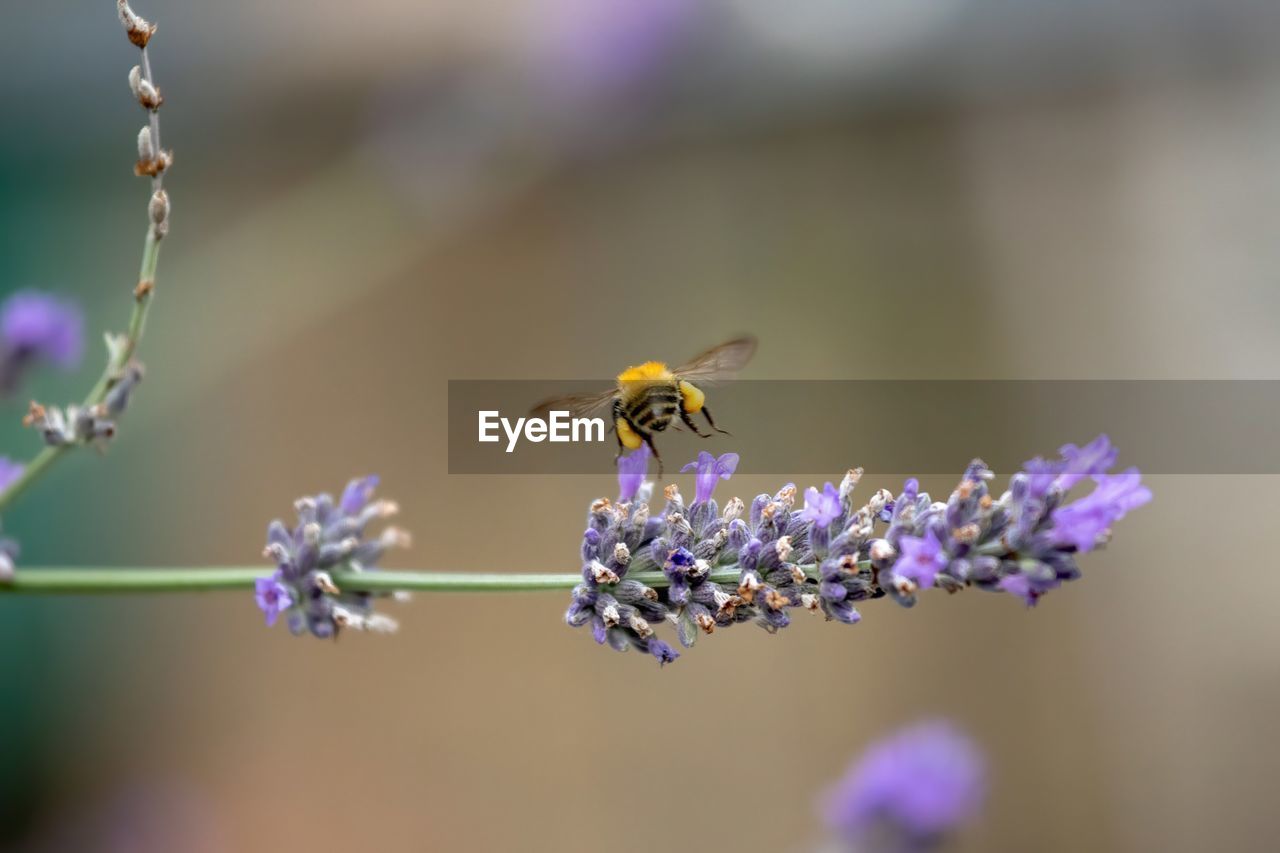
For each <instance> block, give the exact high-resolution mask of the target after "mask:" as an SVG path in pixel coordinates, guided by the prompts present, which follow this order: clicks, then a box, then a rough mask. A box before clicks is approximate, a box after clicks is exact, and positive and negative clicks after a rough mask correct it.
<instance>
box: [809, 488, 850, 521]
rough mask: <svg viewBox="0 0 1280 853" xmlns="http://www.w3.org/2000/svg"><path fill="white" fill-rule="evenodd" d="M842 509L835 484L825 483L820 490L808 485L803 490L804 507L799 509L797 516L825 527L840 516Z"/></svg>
mask: <svg viewBox="0 0 1280 853" xmlns="http://www.w3.org/2000/svg"><path fill="white" fill-rule="evenodd" d="M842 509H843V508H842V507H841V506H840V492H839V491H838V490H837V489H836V487H835V486H833V485H831V484H830V483H827V484H826V485H824V486H823V487H822V491H821V492H819V491H818V490H817V489H815V488H814V487H813V486H810V487H809V488H807V489H805V490H804V509H802V510H800V515H799V518H800V520H801V521H809V522H812V523H814V524H816V525H817V526H818V527H826V526H827V525H829V524H831V522H833V521H835V520H836V519H837V518H839V517H840V513H841V511H842Z"/></svg>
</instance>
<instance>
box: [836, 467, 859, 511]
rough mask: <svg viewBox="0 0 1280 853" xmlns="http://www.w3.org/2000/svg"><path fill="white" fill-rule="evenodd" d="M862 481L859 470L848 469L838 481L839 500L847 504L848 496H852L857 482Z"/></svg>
mask: <svg viewBox="0 0 1280 853" xmlns="http://www.w3.org/2000/svg"><path fill="white" fill-rule="evenodd" d="M861 479H862V469H861V468H850V469H849V471H848V472H847V473H846V474H845V475H844V479H843V480H841V481H840V500H842V501H844V502H845V503H848V501H849V496H850V495H851V494H853V490H854V488H855V487H856V486H857V485H858V481H859V480H861Z"/></svg>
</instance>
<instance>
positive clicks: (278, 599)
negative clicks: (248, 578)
mask: <svg viewBox="0 0 1280 853" xmlns="http://www.w3.org/2000/svg"><path fill="white" fill-rule="evenodd" d="M283 577H284V575H283V573H282V572H281V571H280V570H279V569H277V570H276V572H275V574H273V575H271V576H270V577H266V578H258V579H257V580H256V581H254V582H253V587H254V597H255V598H256V599H257V601H258V609H259V610H261V611H262V612H263V613H265V614H266V616H267V627H268V628H269V627H271V626H272V625H274V624H276V619H278V618H279V617H280V614H281V613H283V612H284V611H286V610H288V609H289V608H290V607H292V606H293V596H292V595H291V594H290V593H289V588H288V587H287V586H285V585H284V584H283V583H282V582H281V581H282V579H283Z"/></svg>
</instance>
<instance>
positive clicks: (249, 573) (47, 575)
mask: <svg viewBox="0 0 1280 853" xmlns="http://www.w3.org/2000/svg"><path fill="white" fill-rule="evenodd" d="M803 568H805V569H806V571H808V572H809V574H810V575H811V576H812V572H813V567H812V566H806V567H803ZM738 573H739V569H738V567H737V566H722V567H719V568H717V569H715V570H714V571H712V572H711V580H713V581H715V582H717V583H727V584H736V583H737V582H738ZM271 574H272V570H270V569H267V568H252V567H241V566H236V567H231V568H202V569H191V568H183V569H160V568H157V569H108V568H82V567H77V568H65V569H63V568H38V569H33V568H26V567H22V568H19V569H18V570H17V572H16V574H15V576H14V578H13V579H12V580H11V581H9V582H8V583H0V595H3V594H6V593H8V594H29V595H55V594H68V595H80V594H86V595H92V594H111V593H149V592H209V591H215V590H248V589H252V588H253V584H254V581H256V580H257V579H258V578H265V577H269V576H270V575H271ZM332 577H333V582H334V583H335V584H336V585H337V586H338V588H339V589H342V590H346V591H350V592H397V591H408V590H418V591H423V592H532V591H535V590H546V589H572V588H573V587H575V586H577V585H578V584H580V583H582V575H580V574H578V573H576V572H575V573H572V574H533V573H497V572H411V571H395V570H388V571H378V572H350V571H341V570H339V571H334V572H333V573H332ZM627 579H628V580H636V581H640V582H641V583H643V584H644V585H645V586H651V587H665V586H667V585H668V584H669V582H668V580H667V577H666V575H664V574H663V573H662V572H657V571H648V572H633V573H631V574H629V575H627Z"/></svg>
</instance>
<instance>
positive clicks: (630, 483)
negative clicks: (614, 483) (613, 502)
mask: <svg viewBox="0 0 1280 853" xmlns="http://www.w3.org/2000/svg"><path fill="white" fill-rule="evenodd" d="M651 455H652V453H650V451H649V445H647V444H642V445H640V446H639V447H638V448H636V449H635V450H633V451H631V452H630V453H627V454H624V455H622V456H619V457H618V502H619V503H626V502H627V501H629V500H631V499H632V498H634V497H635V496H636V492H638V491H640V486H641V485H642V484H643V483H644V476H645V474H647V473H649V457H650V456H651Z"/></svg>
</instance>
